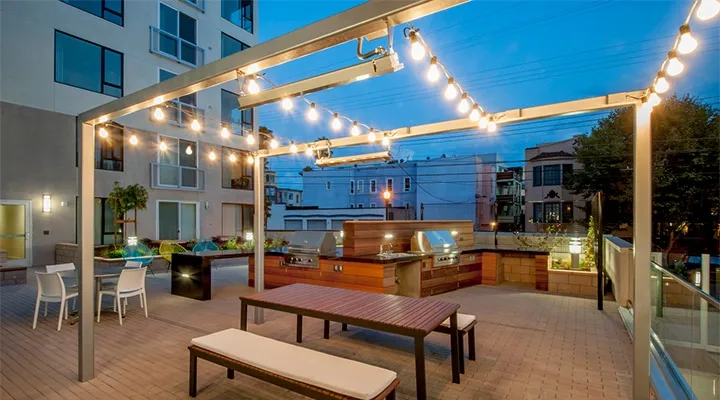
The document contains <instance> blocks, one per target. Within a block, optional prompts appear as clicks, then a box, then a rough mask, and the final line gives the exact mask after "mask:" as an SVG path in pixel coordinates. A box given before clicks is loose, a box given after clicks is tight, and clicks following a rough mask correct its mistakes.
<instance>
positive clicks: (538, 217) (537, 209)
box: [533, 203, 543, 224]
mask: <svg viewBox="0 0 720 400" xmlns="http://www.w3.org/2000/svg"><path fill="white" fill-rule="evenodd" d="M542 213H543V204H542V203H533V221H534V222H535V223H536V224H539V223H542V222H543V215H542Z"/></svg>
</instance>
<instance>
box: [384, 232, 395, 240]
mask: <svg viewBox="0 0 720 400" xmlns="http://www.w3.org/2000/svg"><path fill="white" fill-rule="evenodd" d="M392 238H394V236H393V234H392V233H386V234H385V239H392Z"/></svg>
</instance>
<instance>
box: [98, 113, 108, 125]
mask: <svg viewBox="0 0 720 400" xmlns="http://www.w3.org/2000/svg"><path fill="white" fill-rule="evenodd" d="M107 121H108V117H107V115H103V116H102V117H100V123H101V124H102V123H105V122H107Z"/></svg>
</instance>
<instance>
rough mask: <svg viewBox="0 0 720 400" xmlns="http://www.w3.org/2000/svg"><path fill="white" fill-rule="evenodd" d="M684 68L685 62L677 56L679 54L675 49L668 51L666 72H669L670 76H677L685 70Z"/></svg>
mask: <svg viewBox="0 0 720 400" xmlns="http://www.w3.org/2000/svg"><path fill="white" fill-rule="evenodd" d="M683 69H685V66H684V65H683V63H681V62H680V60H678V58H677V54H675V52H674V51H671V52H669V53H668V63H667V67H666V68H665V72H667V74H668V75H670V76H676V75H679V74H680V73H682V72H683Z"/></svg>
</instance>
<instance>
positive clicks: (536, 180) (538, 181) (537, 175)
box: [532, 167, 543, 186]
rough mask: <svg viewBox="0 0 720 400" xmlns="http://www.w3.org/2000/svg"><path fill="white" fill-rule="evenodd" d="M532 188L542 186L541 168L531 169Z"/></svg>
mask: <svg viewBox="0 0 720 400" xmlns="http://www.w3.org/2000/svg"><path fill="white" fill-rule="evenodd" d="M532 181H533V186H542V184H543V180H542V167H533V178H532Z"/></svg>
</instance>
